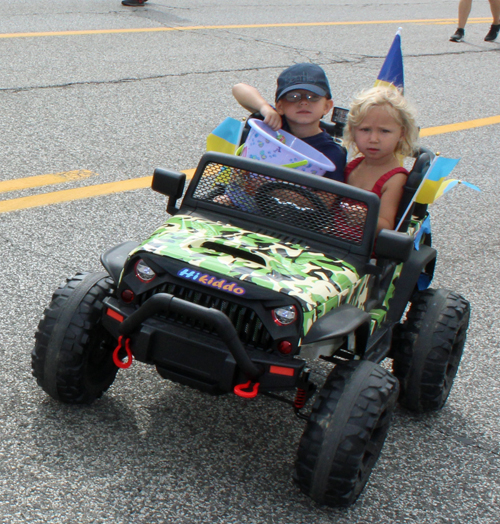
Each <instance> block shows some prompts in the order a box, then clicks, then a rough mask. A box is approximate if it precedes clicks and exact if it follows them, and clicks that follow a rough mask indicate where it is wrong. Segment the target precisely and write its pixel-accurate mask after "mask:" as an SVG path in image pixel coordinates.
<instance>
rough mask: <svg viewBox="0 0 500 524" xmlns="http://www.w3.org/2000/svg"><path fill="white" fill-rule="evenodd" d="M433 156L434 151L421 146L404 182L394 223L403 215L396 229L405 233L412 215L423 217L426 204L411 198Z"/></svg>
mask: <svg viewBox="0 0 500 524" xmlns="http://www.w3.org/2000/svg"><path fill="white" fill-rule="evenodd" d="M434 156H435V155H434V153H433V152H432V151H431V150H430V149H427V148H426V147H421V148H420V149H419V150H418V152H417V153H416V155H415V158H416V160H415V163H414V164H413V167H412V169H411V171H410V173H409V175H408V178H407V180H406V184H405V185H404V188H403V196H402V197H401V201H400V203H399V208H398V211H397V213H396V222H395V223H396V225H397V224H399V222H400V221H401V219H402V218H403V216H404V220H403V223H402V224H401V226H400V227H399V229H398V231H400V232H402V233H405V232H406V231H407V230H408V226H409V224H410V221H411V218H412V216H416V217H417V218H419V219H421V218H424V216H425V214H426V212H427V204H418V203H416V202H413V203H412V200H413V198H414V196H415V193H416V192H417V190H418V188H419V187H420V184H421V183H422V180H423V179H424V177H425V174H426V173H427V170H428V169H429V167H430V165H431V162H432V160H433V158H434ZM410 203H411V207H410V209H409V210H408V212H407V213H406V215H405V212H406V210H407V209H408V206H410Z"/></svg>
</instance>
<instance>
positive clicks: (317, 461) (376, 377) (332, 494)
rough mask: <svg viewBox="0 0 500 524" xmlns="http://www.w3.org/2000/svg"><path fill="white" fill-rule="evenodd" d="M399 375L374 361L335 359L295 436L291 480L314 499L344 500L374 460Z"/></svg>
mask: <svg viewBox="0 0 500 524" xmlns="http://www.w3.org/2000/svg"><path fill="white" fill-rule="evenodd" d="M398 391H399V385H398V381H397V380H396V378H395V377H394V376H392V374H391V373H389V371H387V370H385V369H384V368H382V367H381V366H379V365H378V364H375V363H373V362H370V361H367V360H362V361H351V362H347V363H345V364H339V365H337V366H336V367H335V368H334V369H333V371H332V372H331V373H330V375H329V376H328V378H327V380H326V382H325V385H324V386H323V388H322V389H321V391H320V393H319V395H318V398H317V400H316V402H315V404H314V406H313V409H312V413H311V416H310V419H309V421H308V422H307V426H306V428H305V430H304V434H303V435H302V438H301V440H300V444H299V451H298V455H297V461H296V464H295V466H296V474H295V481H296V482H297V484H298V485H299V487H300V489H301V490H302V491H303V492H304V493H305V494H306V495H309V496H310V497H311V498H312V499H313V500H315V501H316V502H319V503H320V504H327V505H328V506H347V505H349V504H352V503H353V502H354V501H355V500H356V499H357V498H358V496H359V494H360V493H361V491H362V490H363V487H364V486H365V484H366V482H367V481H368V477H369V476H370V473H371V471H372V469H373V467H374V465H375V462H376V461H377V459H378V457H379V455H380V452H381V450H382V446H383V444H384V441H385V437H386V435H387V431H388V430H389V425H390V422H391V418H392V413H393V411H394V407H395V405H396V401H397V397H398Z"/></svg>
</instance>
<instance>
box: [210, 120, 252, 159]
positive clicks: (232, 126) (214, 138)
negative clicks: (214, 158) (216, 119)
mask: <svg viewBox="0 0 500 524" xmlns="http://www.w3.org/2000/svg"><path fill="white" fill-rule="evenodd" d="M243 126H244V124H243V122H240V121H239V120H236V119H234V118H230V117H228V118H226V119H225V120H224V122H222V123H221V124H219V125H218V126H217V127H216V128H215V129H214V130H213V131H212V132H211V133H210V134H209V135H208V137H207V151H217V152H219V153H227V154H229V155H234V153H235V152H236V149H237V148H238V145H239V143H240V140H241V133H242V131H243Z"/></svg>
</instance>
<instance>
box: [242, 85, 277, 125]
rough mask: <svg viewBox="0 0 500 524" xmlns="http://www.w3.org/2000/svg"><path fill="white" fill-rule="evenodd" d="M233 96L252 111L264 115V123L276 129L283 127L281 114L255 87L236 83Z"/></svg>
mask: <svg viewBox="0 0 500 524" xmlns="http://www.w3.org/2000/svg"><path fill="white" fill-rule="evenodd" d="M233 96H234V98H236V100H237V101H238V103H239V104H240V105H242V106H243V107H244V108H245V109H246V110H247V111H250V113H255V112H257V111H258V112H259V113H260V114H261V115H262V116H263V117H264V123H265V124H267V125H268V126H269V127H271V128H272V129H274V131H277V130H278V129H280V128H281V125H282V124H281V117H280V115H279V114H278V113H277V112H276V110H275V109H274V108H273V107H271V106H270V105H269V104H268V103H267V102H266V101H265V100H264V98H262V96H261V94H260V93H259V92H258V91H257V89H255V87H252V86H249V85H248V84H236V85H235V86H234V87H233Z"/></svg>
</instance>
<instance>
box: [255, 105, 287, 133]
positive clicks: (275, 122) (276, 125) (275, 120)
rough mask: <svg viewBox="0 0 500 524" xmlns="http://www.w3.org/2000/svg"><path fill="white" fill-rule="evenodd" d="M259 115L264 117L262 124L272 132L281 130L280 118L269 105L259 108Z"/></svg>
mask: <svg viewBox="0 0 500 524" xmlns="http://www.w3.org/2000/svg"><path fill="white" fill-rule="evenodd" d="M260 114H261V115H262V116H263V117H264V124H267V125H268V126H269V127H270V128H271V129H272V130H273V131H278V129H281V125H282V123H281V116H280V115H279V114H278V113H277V112H276V110H274V109H273V108H272V107H271V106H270V105H269V104H266V105H265V106H263V107H261V109H260Z"/></svg>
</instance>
